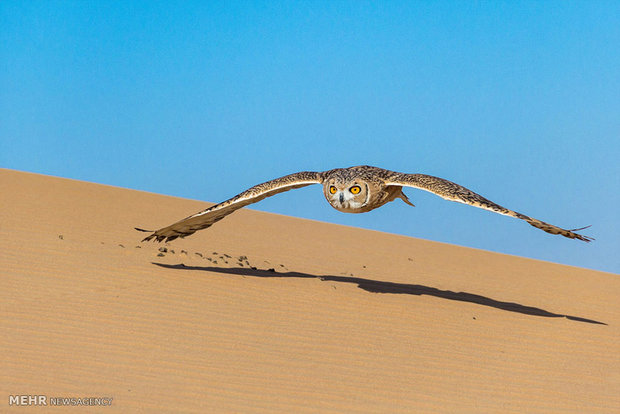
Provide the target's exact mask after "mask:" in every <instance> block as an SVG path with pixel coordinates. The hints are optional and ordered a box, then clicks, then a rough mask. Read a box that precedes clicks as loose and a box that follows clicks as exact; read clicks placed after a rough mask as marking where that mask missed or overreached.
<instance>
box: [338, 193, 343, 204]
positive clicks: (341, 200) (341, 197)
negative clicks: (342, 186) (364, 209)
mask: <svg viewBox="0 0 620 414" xmlns="http://www.w3.org/2000/svg"><path fill="white" fill-rule="evenodd" d="M339 200H340V204H342V203H344V193H340V198H339Z"/></svg>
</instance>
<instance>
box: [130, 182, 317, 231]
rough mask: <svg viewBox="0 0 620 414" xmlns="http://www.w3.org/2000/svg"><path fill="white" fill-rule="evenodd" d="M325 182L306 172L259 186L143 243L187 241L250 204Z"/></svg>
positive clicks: (180, 221) (170, 227)
mask: <svg viewBox="0 0 620 414" xmlns="http://www.w3.org/2000/svg"><path fill="white" fill-rule="evenodd" d="M321 182H322V174H321V173H318V172H312V171H303V172H298V173H295V174H290V175H286V176H284V177H280V178H276V179H275V180H271V181H267V182H265V183H262V184H258V185H255V186H254V187H252V188H249V189H247V190H246V191H244V192H242V193H240V194H237V195H236V196H234V197H233V198H231V199H229V200H226V201H223V202H221V203H219V204H216V205H214V206H213V207H209V208H208V209H206V210H202V211H200V212H198V213H196V214H193V215H191V216H189V217H186V218H184V219H183V220H179V221H177V222H176V223H174V224H171V225H170V226H167V227H164V228H161V229H159V230H157V231H155V232H153V234H150V235H148V236H147V237H145V238H144V240H142V241H149V240H153V239H155V240H157V241H158V242H161V241H171V240H174V239H176V238H178V237H186V236H189V235H190V234H194V233H195V232H197V231H198V230H202V229H206V228H207V227H211V226H212V225H213V224H215V223H217V222H218V221H220V220H221V219H223V218H224V217H226V216H227V215H229V214H232V213H234V212H235V211H237V210H239V209H240V208H243V207H245V206H247V205H249V204H253V203H256V202H258V201H261V200H263V199H265V198H267V197H271V196H273V195H276V194H279V193H282V192H284V191H289V190H293V189H295V188H301V187H305V186H308V185H311V184H320V183H321ZM137 230H141V229H137ZM141 231H142V230H141Z"/></svg>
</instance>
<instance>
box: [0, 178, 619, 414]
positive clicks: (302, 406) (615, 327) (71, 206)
mask: <svg viewBox="0 0 620 414" xmlns="http://www.w3.org/2000/svg"><path fill="white" fill-rule="evenodd" d="M0 200H1V201H0V269H1V271H0V273H1V275H2V276H1V277H0V292H1V293H0V295H1V297H0V309H1V314H2V317H1V318H0V327H1V337H2V339H1V340H0V355H1V359H0V361H1V366H0V391H1V393H0V394H1V400H2V402H1V403H0V411H2V412H23V411H30V410H25V409H24V408H23V407H15V406H13V407H9V403H10V396H19V395H43V396H46V397H47V403H48V408H49V407H50V404H49V402H50V398H55V397H65V398H76V399H77V398H87V397H94V398H104V397H105V398H111V399H112V400H111V405H110V406H101V407H89V408H86V409H85V408H84V407H75V408H74V411H76V412H93V411H95V412H136V411H143V412H196V413H201V412H289V413H290V412H324V413H328V412H333V413H356V412H360V413H361V412H385V413H387V412H390V413H396V412H403V413H405V412H406V413H409V412H451V413H454V412H459V413H460V412H472V413H474V412H475V413H480V412H501V413H523V412H529V413H535V412H575V413H584V412H589V413H595V412H610V413H611V412H616V413H617V412H620V345H619V344H620V277H619V276H618V275H616V274H611V273H604V272H597V271H593V270H588V269H581V268H576V267H570V266H564V265H559V264H553V263H548V262H543V261H537V260H531V259H526V258H520V257H514V256H508V255H502V254H497V253H491V252H486V251H480V250H475V249H469V248H464V247H458V246H451V245H448V244H442V243H437V242H430V241H425V240H421V239H416V238H412V237H404V236H398V235H392V234H385V233H380V232H375V231H369V230H362V229H356V228H351V227H345V226H338V225H334V224H327V223H321V222H316V221H311V220H304V219H298V218H292V217H287V216H281V215H275V214H268V213H263V212H259V211H253V210H250V209H243V210H241V211H239V212H237V213H235V214H233V215H231V216H230V217H228V218H226V219H225V220H223V221H222V222H220V223H218V224H216V225H215V226H213V227H212V228H210V229H207V230H204V231H201V232H199V233H197V234H195V235H193V236H191V237H188V238H186V239H179V240H175V241H173V242H171V243H168V244H157V243H153V242H151V243H141V242H140V240H141V239H142V238H143V237H144V236H145V234H144V233H138V232H137V231H135V230H134V227H135V226H139V227H146V228H158V227H162V226H165V225H168V224H170V223H171V222H173V221H176V220H178V219H180V218H183V217H185V216H188V215H190V214H192V213H195V212H196V211H199V210H201V209H203V208H205V207H207V206H208V205H210V204H209V203H205V202H201V201H195V200H186V199H180V198H174V197H168V196H163V195H158V194H151V193H145V192H140V191H134V190H128V189H123V188H116V187H111V186H104V185H99V184H93V183H87V182H81V181H75V180H68V179H62V178H56V177H49V176H44V175H37V174H31V173H25V172H18V171H12V170H0ZM326 208H328V207H326ZM542 236H544V235H542ZM542 236H541V237H542ZM20 410H21V411H20ZM33 410H34V409H33ZM54 410H56V411H64V410H61V409H58V408H54ZM50 411H53V410H52V409H50ZM36 412H45V410H44V409H41V407H37V408H36Z"/></svg>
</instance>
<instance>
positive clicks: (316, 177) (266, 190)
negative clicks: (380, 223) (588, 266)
mask: <svg viewBox="0 0 620 414" xmlns="http://www.w3.org/2000/svg"><path fill="white" fill-rule="evenodd" d="M311 184H321V185H323V194H325V198H326V199H327V201H328V202H329V204H330V205H331V206H332V207H333V208H335V209H336V210H338V211H342V212H344V213H366V212H367V211H371V210H374V209H375V208H378V207H381V206H382V205H384V204H386V203H388V202H390V201H393V200H395V199H397V198H400V199H401V200H403V201H404V202H405V203H407V204H409V205H411V206H413V204H412V203H411V202H410V201H409V199H408V198H407V196H406V195H405V194H404V193H403V187H413V188H418V189H420V190H424V191H428V192H431V193H433V194H436V195H438V196H439V197H441V198H443V199H446V200H450V201H456V202H458V203H463V204H469V205H470V206H474V207H479V208H483V209H485V210H489V211H493V212H495V213H499V214H503V215H505V216H512V217H516V218H518V219H521V220H525V221H527V222H528V223H529V224H530V225H532V226H534V227H536V228H539V229H541V230H544V231H546V232H547V233H551V234H561V235H562V236H564V237H568V238H570V239H578V240H583V241H585V242H589V241H591V240H593V239H592V238H591V237H588V236H583V235H581V234H577V233H575V232H576V231H579V230H583V229H585V228H586V227H582V228H579V229H572V230H566V229H563V228H560V227H557V226H554V225H552V224H549V223H545V222H544V221H540V220H537V219H535V218H532V217H528V216H526V215H525V214H521V213H517V212H516V211H512V210H509V209H507V208H505V207H502V206H500V205H499V204H495V203H494V202H492V201H490V200H487V199H486V198H484V197H482V196H481V195H479V194H476V193H474V192H473V191H471V190H468V189H467V188H465V187H462V186H460V185H458V184H455V183H453V182H451V181H448V180H444V179H443V178H438V177H433V176H430V175H424V174H404V173H399V172H395V171H390V170H384V169H382V168H377V167H371V166H368V165H362V166H357V167H349V168H336V169H334V170H329V171H325V172H312V171H303V172H298V173H295V174H290V175H286V176H284V177H280V178H276V179H275V180H271V181H267V182H265V183H262V184H258V185H256V186H254V187H252V188H250V189H248V190H246V191H244V192H242V193H241V194H238V195H236V196H234V197H233V198H231V199H229V200H226V201H223V202H221V203H219V204H216V205H214V206H213V207H209V208H208V209H206V210H202V211H200V212H198V213H196V214H193V215H191V216H189V217H187V218H184V219H183V220H180V221H177V222H176V223H174V224H171V225H169V226H167V227H164V228H161V229H159V230H156V231H154V232H153V233H152V234H150V235H148V236H147V237H146V238H144V240H143V241H149V240H152V239H155V240H157V241H158V242H161V241H170V240H174V239H176V238H178V237H186V236H189V235H190V234H194V233H195V232H196V231H198V230H202V229H206V228H207V227H211V226H212V225H213V224H214V223H216V222H218V221H220V220H221V219H223V218H224V217H226V216H227V215H229V214H232V213H234V212H235V211H237V210H239V209H240V208H242V207H245V206H247V205H250V204H253V203H256V202H258V201H261V200H262V199H264V198H267V197H271V196H273V195H276V194H278V193H282V192H284V191H289V190H293V189H295V188H301V187H306V186H308V185H311ZM588 227H589V226H588ZM136 230H140V231H144V232H151V230H143V229H139V228H136Z"/></svg>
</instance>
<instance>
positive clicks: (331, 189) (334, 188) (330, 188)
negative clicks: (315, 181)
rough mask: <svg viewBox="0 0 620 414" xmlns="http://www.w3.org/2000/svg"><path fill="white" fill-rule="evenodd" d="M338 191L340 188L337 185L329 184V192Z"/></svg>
mask: <svg viewBox="0 0 620 414" xmlns="http://www.w3.org/2000/svg"><path fill="white" fill-rule="evenodd" d="M336 191H338V189H337V188H336V187H334V186H333V185H330V186H329V192H330V193H331V194H336Z"/></svg>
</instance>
